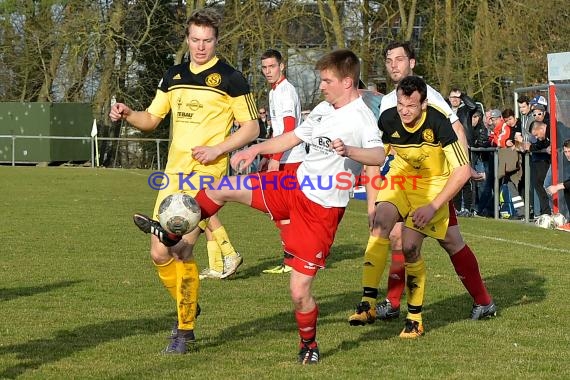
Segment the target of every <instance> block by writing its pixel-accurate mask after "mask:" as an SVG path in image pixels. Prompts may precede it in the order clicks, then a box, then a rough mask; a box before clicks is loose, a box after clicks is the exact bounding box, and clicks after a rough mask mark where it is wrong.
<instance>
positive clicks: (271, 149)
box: [230, 132, 302, 169]
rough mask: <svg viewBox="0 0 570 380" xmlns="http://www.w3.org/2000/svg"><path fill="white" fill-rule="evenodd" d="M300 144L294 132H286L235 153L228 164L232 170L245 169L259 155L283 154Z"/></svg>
mask: <svg viewBox="0 0 570 380" xmlns="http://www.w3.org/2000/svg"><path fill="white" fill-rule="evenodd" d="M301 142H302V140H301V139H300V138H299V137H297V135H296V134H295V132H286V133H284V134H282V135H279V136H277V137H273V138H271V139H269V140H265V141H264V142H262V143H260V144H255V145H253V146H251V147H250V148H248V149H245V150H243V151H240V152H237V153H236V154H234V155H233V156H232V159H231V161H230V164H231V165H232V167H233V168H234V169H239V168H240V167H247V166H248V165H250V164H251V163H252V162H253V160H254V159H255V157H256V156H257V155H259V154H273V153H279V152H284V151H286V150H289V149H291V148H292V147H294V146H296V145H298V144H300V143H301Z"/></svg>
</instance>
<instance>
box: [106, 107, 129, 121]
mask: <svg viewBox="0 0 570 380" xmlns="http://www.w3.org/2000/svg"><path fill="white" fill-rule="evenodd" d="M131 112H133V111H132V110H131V109H130V108H129V107H127V106H126V105H125V104H123V103H115V104H113V106H111V111H109V117H110V118H111V120H112V121H113V122H115V121H119V120H122V119H126V118H127V116H129V115H130V114H131Z"/></svg>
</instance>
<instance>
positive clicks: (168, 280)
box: [154, 259, 176, 300]
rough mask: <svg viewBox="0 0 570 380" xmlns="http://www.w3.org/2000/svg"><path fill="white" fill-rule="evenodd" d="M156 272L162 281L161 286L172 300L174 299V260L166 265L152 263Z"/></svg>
mask: <svg viewBox="0 0 570 380" xmlns="http://www.w3.org/2000/svg"><path fill="white" fill-rule="evenodd" d="M154 266H155V267H156V270H157V272H158V278H160V281H162V284H163V285H164V287H165V288H166V290H168V293H169V294H170V296H171V297H172V299H174V300H175V299H176V263H175V262H174V259H171V260H170V261H169V262H167V263H166V264H160V265H159V264H157V263H154Z"/></svg>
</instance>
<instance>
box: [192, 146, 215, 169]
mask: <svg viewBox="0 0 570 380" xmlns="http://www.w3.org/2000/svg"><path fill="white" fill-rule="evenodd" d="M221 154H222V152H221V151H220V149H219V148H218V147H216V146H195V147H194V148H192V158H194V159H195V160H196V161H198V162H199V163H201V164H203V165H206V164H209V163H210V162H212V161H215V160H216V159H217V158H218V157H219V156H220V155H221Z"/></svg>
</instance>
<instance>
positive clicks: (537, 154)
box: [525, 104, 551, 215]
mask: <svg viewBox="0 0 570 380" xmlns="http://www.w3.org/2000/svg"><path fill="white" fill-rule="evenodd" d="M545 114H546V111H545V107H544V106H543V105H541V104H537V105H536V106H535V109H534V110H533V115H534V121H533V122H532V127H531V133H532V135H533V136H534V137H535V138H536V141H535V142H533V143H527V144H526V146H525V148H527V149H528V150H529V151H530V152H531V171H532V172H533V173H534V176H533V179H534V182H533V183H532V185H533V187H534V191H536V193H537V195H538V201H539V206H540V209H539V212H540V215H544V214H549V215H550V213H551V209H550V203H549V199H548V194H547V193H546V190H545V189H544V180H545V178H546V174H547V172H548V168H549V167H550V127H549V126H548V125H546V124H545V123H544V121H543V120H541V119H544V118H545Z"/></svg>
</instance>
